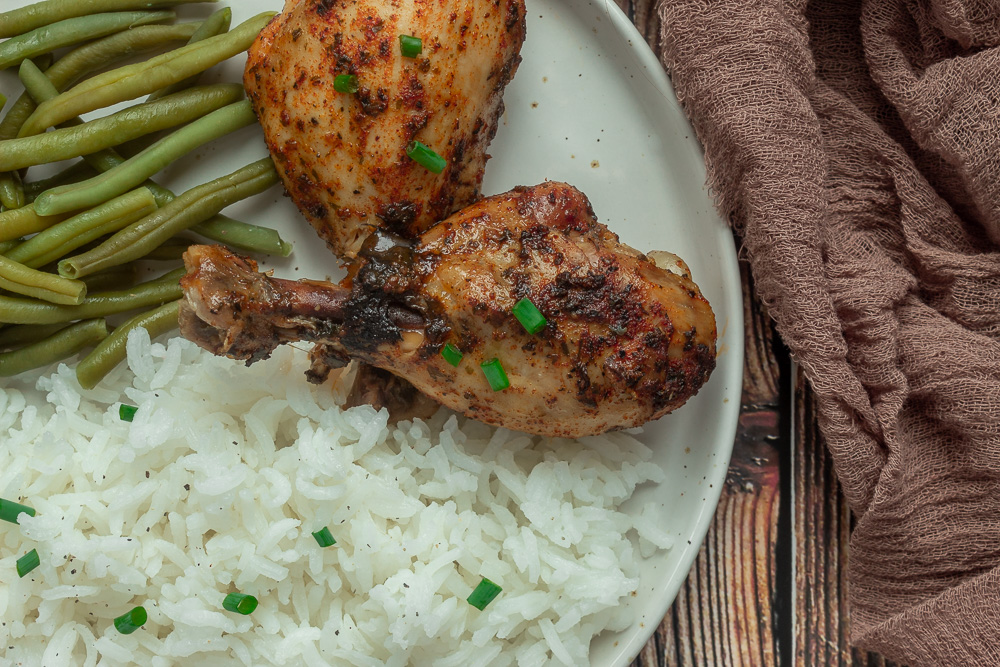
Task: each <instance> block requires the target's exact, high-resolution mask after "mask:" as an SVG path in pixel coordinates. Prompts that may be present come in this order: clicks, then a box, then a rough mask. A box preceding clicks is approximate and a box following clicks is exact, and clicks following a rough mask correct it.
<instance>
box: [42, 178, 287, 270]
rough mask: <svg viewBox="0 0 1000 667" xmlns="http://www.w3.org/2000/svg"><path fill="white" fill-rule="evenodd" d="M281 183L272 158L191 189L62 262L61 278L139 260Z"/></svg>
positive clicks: (60, 264) (60, 268) (60, 263)
mask: <svg viewBox="0 0 1000 667" xmlns="http://www.w3.org/2000/svg"><path fill="white" fill-rule="evenodd" d="M277 182H278V174H277V172H276V171H275V169H274V164H273V163H272V162H271V159H270V158H264V159H263V160H258V161H257V162H253V163H251V164H250V165H248V166H246V167H243V168H242V169H239V170H237V171H235V172H233V173H232V174H229V175H227V176H223V177H221V178H217V179H215V180H213V181H209V182H208V183H205V184H204V185H200V186H198V187H195V188H192V189H190V190H188V191H187V192H185V193H184V194H182V195H181V196H180V197H178V198H177V199H175V200H173V201H172V202H170V203H169V204H167V205H166V206H164V207H163V208H161V209H159V210H157V211H156V212H154V213H152V214H150V215H149V216H147V217H145V218H144V219H142V220H140V221H139V222H136V223H133V224H132V225H129V226H128V227H126V228H125V229H123V230H122V231H120V232H118V233H117V234H115V235H114V236H112V237H111V238H110V239H108V240H107V241H105V242H104V243H102V244H101V245H100V246H98V247H97V248H94V249H93V250H91V251H89V252H85V253H82V254H80V255H76V256H75V257H70V258H68V259H64V260H62V261H61V262H59V275H61V276H64V277H66V278H80V277H81V276H86V275H88V274H90V273H93V272H94V271H98V270H100V269H103V268H106V267H108V266H115V265H116V264H123V263H125V262H130V261H132V260H134V259H138V258H140V257H142V256H143V255H145V254H146V253H148V252H150V251H151V250H153V248H156V247H157V246H159V245H160V244H161V243H163V242H164V241H166V240H167V239H168V238H170V237H171V236H173V235H174V234H177V233H178V232H181V231H183V230H185V229H189V228H190V227H192V226H194V225H196V224H197V223H199V222H202V221H203V220H207V219H208V218H210V217H212V216H213V215H215V214H216V213H218V212H219V211H221V210H222V209H223V208H225V207H226V206H229V205H230V204H232V203H234V202H237V201H239V200H241V199H245V198H247V197H250V196H252V195H255V194H258V193H260V192H263V191H264V190H266V189H268V188H270V187H271V186H272V185H275V184H276V183H277Z"/></svg>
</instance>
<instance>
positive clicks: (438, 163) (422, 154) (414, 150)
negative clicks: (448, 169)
mask: <svg viewBox="0 0 1000 667" xmlns="http://www.w3.org/2000/svg"><path fill="white" fill-rule="evenodd" d="M406 154H407V155H409V156H410V159H411V160H413V161H414V162H416V163H417V164H419V165H421V166H423V167H426V168H427V171H432V172H434V173H435V174H440V173H441V172H442V171H444V168H445V166H447V164H448V161H447V160H445V159H444V158H443V157H441V156H440V155H438V154H437V153H435V152H434V151H432V150H431V149H430V148H428V147H427V146H425V145H423V144H422V143H420V142H419V141H411V142H410V145H409V146H407V147H406Z"/></svg>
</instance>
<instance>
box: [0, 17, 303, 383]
mask: <svg viewBox="0 0 1000 667" xmlns="http://www.w3.org/2000/svg"><path fill="white" fill-rule="evenodd" d="M215 1H216V0H72V1H70V0H44V1H42V2H36V3H35V4H33V5H29V6H26V7H23V8H20V9H15V10H11V11H6V12H0V40H3V41H0V69H5V68H9V67H15V66H16V67H18V68H19V70H18V75H19V78H20V80H21V82H22V84H23V85H24V92H23V94H20V96H19V97H16V99H14V101H13V103H12V104H7V98H6V97H5V96H4V95H3V94H2V93H0V111H4V113H3V115H2V117H0V377H8V376H12V375H17V374H19V373H24V372H27V371H31V370H33V369H37V368H39V367H42V366H46V365H48V364H51V363H54V362H57V361H60V360H64V359H66V358H68V357H71V356H73V355H76V354H79V353H85V351H86V350H87V349H88V348H92V349H91V351H90V352H89V353H85V356H83V358H82V359H81V360H80V362H79V363H78V365H77V369H76V372H77V379H78V381H79V382H80V385H81V386H82V387H84V388H88V389H89V388H92V387H95V386H96V385H97V384H99V383H100V381H101V380H102V378H104V377H105V376H106V375H107V373H109V372H110V371H111V370H112V369H113V368H115V366H117V365H118V364H119V363H121V361H122V360H124V357H125V344H126V340H127V338H128V334H129V332H130V331H133V330H135V329H136V328H139V327H142V328H144V329H146V330H147V331H148V332H149V335H150V336H151V337H156V336H158V335H161V334H165V333H168V332H169V331H172V330H174V329H176V328H177V327H178V314H179V312H180V299H181V297H182V292H181V287H180V278H181V276H183V275H184V269H183V267H181V266H178V264H179V262H180V259H181V255H182V253H183V252H184V250H185V249H186V248H187V247H188V246H189V245H190V244H191V243H197V242H198V241H197V240H196V239H195V238H192V237H190V236H187V235H186V234H184V232H186V231H188V230H190V231H191V232H194V233H195V234H199V235H201V236H204V237H206V238H209V239H211V240H215V241H220V242H223V243H227V244H228V245H231V246H233V247H235V248H239V249H241V250H247V251H250V252H262V253H272V254H280V255H283V256H287V255H288V254H289V252H290V251H291V247H290V246H289V245H288V244H287V243H285V242H284V241H283V240H282V239H281V237H280V236H279V235H278V233H277V232H276V231H275V230H273V229H268V228H266V227H258V226H256V225H249V224H246V223H244V222H240V221H237V220H233V219H230V218H227V217H225V216H223V215H221V211H222V210H223V209H224V208H225V207H227V206H229V205H230V204H233V203H235V202H237V201H240V200H242V199H245V198H247V197H250V196H253V195H256V194H259V193H261V192H263V191H265V190H267V189H268V188H270V187H272V186H273V185H275V184H276V183H278V180H279V179H278V175H277V172H276V171H275V169H274V165H273V163H272V162H271V160H270V158H266V159H263V160H259V161H257V162H254V163H252V164H250V165H247V166H245V167H242V168H240V169H237V170H236V171H234V172H233V173H231V174H228V175H226V176H222V177H219V178H216V179H214V180H211V181H209V182H207V183H204V184H202V185H199V186H196V187H194V188H191V189H190V190H188V191H187V192H184V193H182V194H180V195H179V196H178V195H175V194H174V193H173V192H171V191H170V190H168V189H166V188H164V187H162V186H160V185H158V184H157V183H155V182H154V181H152V180H150V179H152V178H153V177H155V175H156V174H157V173H159V172H161V171H162V170H163V169H164V168H166V167H167V166H168V165H170V164H171V163H173V162H174V161H176V160H178V159H179V158H181V157H183V156H185V155H187V154H189V153H190V152H192V151H194V150H195V149H197V148H198V147H200V146H203V145H204V144H206V143H208V142H210V141H214V140H216V139H218V138H220V137H223V136H225V135H227V134H230V133H232V132H235V131H237V130H239V129H240V128H244V127H247V126H249V125H252V124H253V123H254V122H255V118H254V114H253V110H252V108H251V106H250V103H249V102H248V101H247V100H245V99H244V93H243V89H242V85H240V84H239V83H235V82H234V83H231V84H226V83H220V84H213V85H207V86H199V85H198V82H197V79H198V76H199V74H200V73H202V72H204V71H206V70H207V69H209V68H211V67H213V66H214V65H216V64H218V63H220V62H222V61H224V60H226V59H228V58H231V57H233V56H235V55H237V54H238V53H240V52H242V51H245V50H246V49H247V48H249V46H250V45H251V44H252V43H253V41H254V39H255V38H256V36H257V33H258V32H260V30H261V29H262V28H263V27H264V26H265V25H266V24H267V23H268V21H270V19H271V17H273V16H274V13H273V12H269V13H265V14H260V15H258V16H255V17H253V18H251V19H249V20H247V21H245V22H244V23H242V24H240V25H238V26H236V27H235V28H233V29H232V30H230V24H231V22H232V10H230V9H229V8H228V7H226V8H222V9H220V10H219V11H216V12H215V13H213V14H212V15H211V16H209V17H208V18H207V19H205V20H204V21H191V22H181V23H172V22H171V21H172V20H173V19H174V18H175V14H174V12H173V11H172V8H173V7H175V6H177V5H181V4H187V3H193V2H215ZM171 42H174V43H177V42H181V43H182V45H181V46H175V47H174V48H173V50H171V51H167V52H165V53H159V55H154V56H152V57H149V58H147V59H146V60H142V61H138V62H133V63H132V64H126V65H124V66H118V67H117V68H115V67H116V65H117V63H118V62H119V61H121V60H123V59H128V58H134V57H135V56H136V55H141V54H142V53H144V52H148V51H150V50H154V49H160V50H162V49H163V48H164V47H166V46H167V45H169V44H170V43H171ZM109 67H112V68H114V69H108V68H109ZM144 96H148V97H145V100H144V101H143V100H142V99H140V98H142V97H144ZM132 100H134V102H132V103H131V106H128V107H126V108H125V109H123V110H120V111H117V112H115V113H106V114H105V115H104V116H102V117H97V118H93V119H89V118H90V117H89V116H88V120H87V121H86V122H85V121H83V120H82V119H80V117H79V116H80V115H81V114H85V113H89V112H93V111H97V110H99V109H105V108H107V107H110V106H112V105H116V104H120V103H123V102H129V101H132ZM177 127H180V129H172V128H177ZM163 131H168V133H167V134H166V135H165V136H162V137H161V138H159V139H157V140H156V141H153V142H152V143H150V142H149V141H142V140H141V139H139V138H140V137H143V136H148V135H152V134H153V133H156V132H163ZM151 138H152V137H151ZM136 139H139V141H133V140H136ZM130 141H133V143H140V142H141V145H139V146H138V147H135V146H133V145H132V144H130V145H129V146H127V147H126V146H123V144H125V143H126V142H130ZM120 151H122V152H124V153H125V155H122V154H121V152H120ZM133 153H135V154H134V155H133ZM129 156H131V157H129ZM64 160H70V161H72V162H71V163H70V164H69V165H67V166H65V167H64V168H63V169H62V170H61V171H59V172H58V173H54V174H53V173H52V172H51V171H50V172H49V173H50V174H52V175H49V176H48V177H47V178H43V179H39V178H32V174H33V173H34V170H35V168H37V167H38V166H39V165H43V164H51V163H54V162H59V161H64ZM149 262H156V264H148V263H149ZM156 267H165V268H159V269H158V270H159V271H166V273H164V274H163V275H162V276H161V277H159V278H154V279H152V280H147V281H146V282H143V283H140V284H138V285H136V284H135V277H136V274H137V271H138V270H139V269H142V271H143V272H145V271H146V270H147V268H156ZM116 324H117V326H114V325H116Z"/></svg>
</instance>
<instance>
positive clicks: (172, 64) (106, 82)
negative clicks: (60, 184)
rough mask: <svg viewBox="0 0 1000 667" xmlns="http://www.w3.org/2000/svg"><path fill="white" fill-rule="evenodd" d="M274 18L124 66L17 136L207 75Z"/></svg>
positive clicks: (81, 87)
mask: <svg viewBox="0 0 1000 667" xmlns="http://www.w3.org/2000/svg"><path fill="white" fill-rule="evenodd" d="M272 16H274V12H266V13H264V14H260V15H258V16H256V17H254V18H251V19H249V20H247V21H245V22H243V23H242V24H241V25H239V26H237V27H236V28H235V29H234V30H233V31H232V32H228V33H226V34H224V35H218V36H216V37H209V38H208V39H206V40H203V41H201V42H197V43H196V44H189V45H187V46H182V47H181V48H179V49H176V50H174V51H171V52H170V53H165V54H163V55H160V56H156V57H154V58H150V59H149V60H146V61H144V62H141V63H135V64H133V65H126V66H124V67H120V68H118V69H116V70H112V71H110V72H105V73H103V74H98V75H97V76H95V77H93V78H90V79H87V80H86V81H84V82H83V83H80V84H78V85H76V86H74V87H73V88H71V89H69V90H67V91H66V92H65V93H62V94H61V95H59V97H57V98H55V99H52V100H49V101H47V102H43V103H42V104H39V105H38V108H37V109H36V110H35V113H33V114H32V115H31V117H30V118H28V120H27V121H26V122H25V123H24V126H23V127H22V128H21V131H20V132H19V133H18V136H19V137H27V136H31V135H34V134H39V133H40V132H44V131H45V129H46V128H49V127H52V126H53V125H58V124H59V123H61V122H63V121H65V120H68V119H70V118H73V117H74V116H79V115H81V114H83V113H85V112H88V111H93V110H95V109H100V108H102V107H106V106H110V105H112V104H117V103H119V102H124V101H126V100H131V99H135V98H136V97H139V96H140V95H146V94H148V93H151V92H153V91H156V90H159V89H160V88H163V87H164V86H169V85H170V84H172V83H176V82H178V81H183V80H184V79H186V78H188V77H189V76H191V75H193V74H197V73H198V72H203V71H205V70H206V69H208V68H209V67H212V66H213V65H216V64H218V63H220V62H222V61H223V60H226V59H228V58H231V57H232V56H234V55H236V54H237V53H240V52H242V51H245V50H247V49H248V48H250V45H251V44H253V41H254V39H256V37H257V33H259V32H260V31H261V29H263V28H264V26H265V25H267V23H268V22H269V21H270V20H271V17H272ZM180 94H183V93H175V94H174V95H172V96H171V97H175V96H176V95H180ZM165 99H169V98H165ZM150 104H156V102H151V103H150Z"/></svg>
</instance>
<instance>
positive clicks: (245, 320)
mask: <svg viewBox="0 0 1000 667" xmlns="http://www.w3.org/2000/svg"><path fill="white" fill-rule="evenodd" d="M185 262H186V264H187V266H188V275H187V276H185V277H184V278H183V279H182V285H183V287H184V290H185V295H186V299H187V300H186V303H185V304H184V306H183V307H182V314H181V326H182V332H183V333H184V335H185V336H187V337H188V338H191V339H192V340H195V341H197V342H198V343H199V344H201V345H202V346H203V347H206V348H207V349H209V350H211V351H213V352H215V353H217V354H226V355H229V356H231V357H234V358H237V359H244V360H247V362H248V363H250V362H252V361H255V360H258V359H262V358H265V357H267V356H268V354H270V352H271V350H273V349H274V347H276V346H277V345H278V344H280V343H284V342H288V341H293V340H309V341H316V342H317V343H319V344H318V345H317V346H316V348H315V350H314V355H313V356H314V364H313V369H312V373H313V375H314V376H318V377H322V376H323V375H324V372H325V370H324V369H327V368H329V367H336V366H340V365H343V364H344V363H346V362H347V361H348V360H349V359H351V358H353V359H360V360H362V361H364V362H366V363H368V364H371V365H373V366H376V367H378V368H383V369H386V370H388V371H390V372H392V373H393V374H396V375H398V376H401V377H404V378H406V379H407V380H409V381H410V382H412V383H413V384H414V385H415V386H416V387H417V388H418V389H420V390H421V391H422V392H424V393H425V394H427V395H429V396H431V397H432V398H434V399H435V400H437V401H439V402H440V403H442V404H443V405H445V406H447V407H449V408H451V409H453V410H457V411H459V412H462V413H464V414H466V415H468V416H470V417H473V418H475V419H478V420H481V421H484V422H487V423H490V424H494V425H498V426H505V427H507V428H512V429H517V430H521V431H525V432H528V433H535V434H541V435H550V436H564V437H579V436H584V435H592V434H597V433H602V432H605V431H608V430H611V429H616V428H627V427H632V426H637V425H640V424H643V423H645V422H646V421H648V420H650V419H655V418H657V417H659V416H660V415H663V414H665V413H666V412H669V411H671V410H673V409H675V408H677V407H678V406H680V405H681V404H683V403H684V402H685V401H686V400H687V399H688V398H690V397H691V396H692V395H694V393H695V392H697V391H698V389H699V388H700V387H701V386H702V384H704V382H705V380H706V379H707V378H708V376H709V374H710V373H711V371H712V369H713V368H714V366H715V341H716V327H715V318H714V315H713V314H712V310H711V308H710V307H709V304H708V302H707V301H706V300H705V299H704V298H703V297H702V296H701V294H700V292H699V290H698V287H697V286H696V285H695V284H694V283H693V282H692V281H691V280H690V278H689V277H688V276H687V275H678V274H677V273H674V272H671V271H667V270H664V269H662V268H659V267H658V266H657V265H656V264H654V263H653V262H652V261H651V260H650V259H649V258H647V257H646V256H645V255H642V254H641V253H639V252H637V251H636V250H633V249H632V248H630V247H628V246H625V245H623V244H621V243H620V242H619V241H618V238H617V236H615V235H614V234H613V233H611V232H610V231H609V230H608V229H607V228H606V227H605V226H604V225H602V224H600V223H599V222H597V220H596V219H595V217H594V214H593V211H592V210H591V207H590V203H589V201H588V200H587V198H586V197H585V196H584V195H583V194H582V193H581V192H579V191H578V190H576V189H575V188H573V187H572V186H569V185H566V184H563V183H545V184H542V185H538V186H535V187H531V188H517V189H515V190H514V191H512V192H509V193H506V194H502V195H497V196H493V197H488V198H486V199H482V200H480V201H479V202H477V203H476V204H473V205H472V206H470V207H468V208H466V209H464V210H463V211H461V212H460V213H458V214H456V215H454V216H452V217H450V218H448V219H447V220H445V221H443V222H441V223H439V224H438V225H436V226H435V227H433V228H432V229H430V230H429V231H427V232H425V233H424V234H423V235H422V236H421V237H420V239H419V240H418V241H417V242H416V243H415V244H414V245H413V247H406V246H399V245H394V244H392V243H388V242H386V240H385V239H380V238H378V237H374V236H373V237H371V238H370V239H369V240H368V242H367V243H366V244H365V247H364V248H363V249H362V251H361V253H360V257H359V259H358V260H357V261H356V262H355V263H354V265H353V266H352V270H351V275H350V276H349V277H348V278H346V279H345V280H344V281H342V282H341V284H339V285H336V284H332V283H326V282H312V281H298V282H296V281H289V280H281V279H275V278H269V277H267V276H265V275H263V274H260V273H258V272H257V266H256V264H255V263H254V262H253V261H251V260H248V259H244V258H241V257H239V256H237V255H234V254H232V253H230V252H229V251H227V250H225V249H224V248H221V247H218V246H194V247H192V248H191V249H189V250H188V252H187V254H186V255H185ZM522 298H528V299H530V300H531V302H532V303H534V304H535V305H536V306H537V307H538V308H539V309H540V310H541V312H542V314H544V316H545V317H546V318H547V320H548V324H547V325H546V326H545V327H544V328H543V329H542V330H541V331H540V332H539V333H537V334H535V335H532V334H529V333H527V332H526V331H525V330H524V328H523V327H522V326H521V324H520V323H519V322H518V321H517V320H516V319H515V318H514V316H513V315H512V314H511V310H512V308H513V306H514V304H515V303H517V302H518V301H519V300H520V299H522ZM446 343H451V344H452V345H454V346H455V347H457V348H459V349H460V350H461V351H462V353H463V354H464V357H463V359H462V361H461V363H460V364H459V366H458V367H457V368H456V367H453V366H451V365H450V364H449V363H448V362H447V361H446V360H445V359H444V358H443V357H442V356H441V354H440V352H441V349H442V347H443V346H444V345H445V344H446ZM494 358H496V359H499V360H500V361H501V363H502V364H503V367H504V369H505V370H506V373H507V375H508V377H509V380H510V387H509V388H508V389H505V390H503V391H499V392H494V391H493V390H492V389H491V388H490V385H489V384H488V382H487V380H486V378H485V376H484V374H483V372H482V370H481V368H480V364H482V363H483V362H487V361H489V360H491V359H494Z"/></svg>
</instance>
